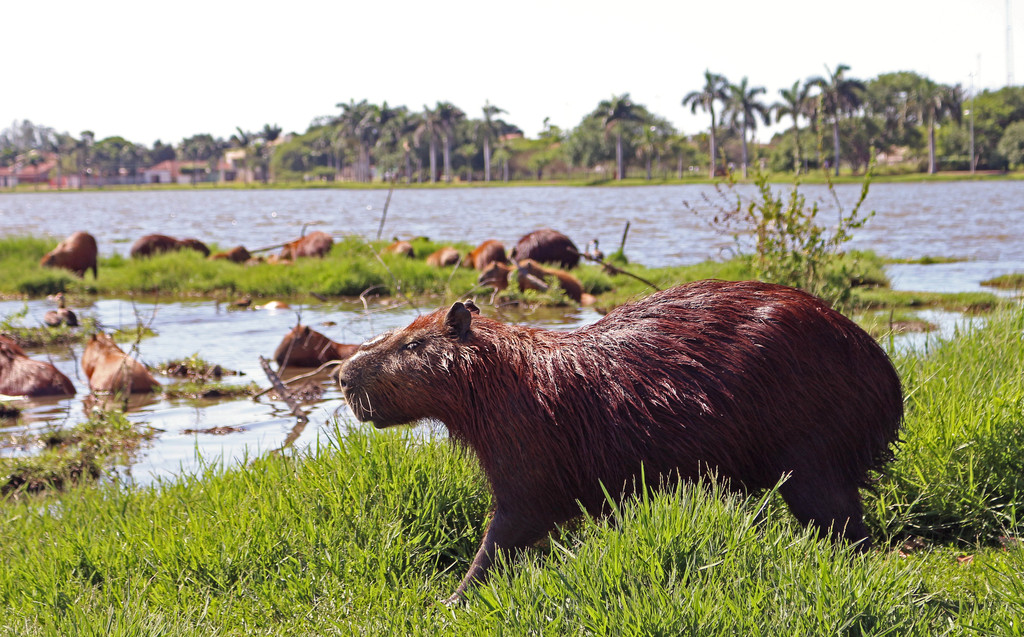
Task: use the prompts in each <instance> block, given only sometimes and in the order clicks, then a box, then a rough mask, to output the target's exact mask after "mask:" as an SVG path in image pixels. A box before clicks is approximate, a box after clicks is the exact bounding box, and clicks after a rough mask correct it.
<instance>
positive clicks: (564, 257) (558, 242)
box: [509, 228, 580, 269]
mask: <svg viewBox="0 0 1024 637" xmlns="http://www.w3.org/2000/svg"><path fill="white" fill-rule="evenodd" d="M509 256H510V257H511V258H512V260H513V261H520V260H522V259H533V260H534V261H538V262H540V263H557V264H559V265H561V266H562V267H563V268H568V269H572V268H575V267H576V265H577V264H578V263H579V262H580V251H579V249H577V248H576V244H575V243H573V242H572V240H571V239H569V237H567V236H565V235H564V234H562V233H561V232H558V231H557V230H552V229H551V228H541V229H540V230H534V231H533V232H531V233H529V234H527V235H525V236H524V237H523V238H522V239H520V240H519V242H518V243H517V244H516V247H514V248H512V254H511V255H509Z"/></svg>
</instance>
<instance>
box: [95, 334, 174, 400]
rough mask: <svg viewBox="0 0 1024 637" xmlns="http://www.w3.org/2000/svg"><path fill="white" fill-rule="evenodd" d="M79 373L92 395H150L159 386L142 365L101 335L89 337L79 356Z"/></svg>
mask: <svg viewBox="0 0 1024 637" xmlns="http://www.w3.org/2000/svg"><path fill="white" fill-rule="evenodd" d="M82 371H84V372H85V377H86V378H88V379H89V388H90V389H92V390H93V391H94V392H112V393H115V394H117V393H121V394H123V393H126V390H127V393H132V394H141V393H146V392H151V391H153V390H154V389H155V388H157V387H159V386H160V383H158V382H157V380H156V379H155V378H153V375H152V374H150V373H149V370H148V369H146V368H145V366H143V364H142V363H140V362H139V361H137V360H135V359H134V358H132V357H131V356H129V355H128V354H125V353H124V352H123V351H122V350H121V348H120V347H118V346H117V344H116V343H115V342H114V339H112V338H110V336H108V335H107V334H104V333H103V332H97V333H96V334H93V335H92V337H91V338H90V339H89V343H88V344H87V345H86V346H85V351H84V352H82Z"/></svg>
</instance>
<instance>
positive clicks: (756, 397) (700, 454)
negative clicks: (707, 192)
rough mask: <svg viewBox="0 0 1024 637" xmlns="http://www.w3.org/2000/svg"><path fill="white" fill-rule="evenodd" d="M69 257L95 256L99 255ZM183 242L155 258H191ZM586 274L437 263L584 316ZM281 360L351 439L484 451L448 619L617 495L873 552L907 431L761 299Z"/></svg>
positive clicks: (451, 332) (821, 347)
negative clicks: (877, 507)
mask: <svg viewBox="0 0 1024 637" xmlns="http://www.w3.org/2000/svg"><path fill="white" fill-rule="evenodd" d="M76 234H84V233H76ZM315 234H316V233H313V234H311V235H310V236H309V237H304V239H310V238H311V237H314V235H315ZM85 236H88V235H85ZM74 237H75V236H74V235H73V237H71V238H69V239H68V240H66V241H65V242H62V244H61V246H65V244H69V246H70V245H71V244H72V243H75V242H72V241H71V240H72V239H73V238H74ZM90 239H91V237H90ZM328 239H329V237H328ZM76 241H77V244H78V245H86V246H89V245H91V247H92V250H93V252H95V242H94V241H92V242H91V243H90V242H89V241H87V240H84V239H83V238H82V237H78V239H76ZM188 241H189V240H184V241H183V242H181V243H179V244H166V245H168V246H172V245H177V246H178V247H177V248H162V249H180V248H191V249H195V248H194V246H192V245H190V244H188V243H187V242H188ZM310 243H311V244H312V245H303V244H302V240H300V241H299V242H298V243H297V244H296V245H294V246H291V244H289V245H290V246H291V247H289V248H287V250H288V255H289V256H288V257H287V258H295V257H297V256H301V255H303V254H305V255H308V254H314V253H316V251H317V250H319V249H322V248H323V244H322V243H317V240H316V239H313V240H311V241H310ZM69 246H65V248H66V249H67V248H68V247H69ZM326 249H327V250H329V249H330V248H329V245H328V247H327V248H326ZM58 250H60V247H58ZM387 250H388V251H389V252H392V253H395V254H410V252H411V251H412V245H411V244H409V243H408V242H397V241H396V242H395V243H394V244H392V245H391V246H389V247H388V248H387ZM55 252H57V251H55ZM52 254H53V253H51V255H52ZM321 254H322V253H321ZM51 255H47V257H45V258H44V264H47V265H57V266H60V267H68V268H69V269H72V270H73V271H76V272H78V273H79V274H81V273H83V272H84V271H85V270H87V269H90V268H91V269H92V270H93V272H94V274H95V267H96V266H95V256H93V258H92V260H91V261H89V260H88V259H82V260H75V259H71V258H64V257H59V256H51ZM579 258H580V252H579V251H578V250H577V248H576V246H575V245H574V244H573V243H572V242H571V241H570V240H569V239H568V238H567V237H565V235H562V234H561V233H558V232H556V231H554V230H549V229H545V230H541V231H537V232H534V233H530V234H529V235H527V236H525V237H523V239H522V240H520V241H519V243H517V244H516V246H515V247H514V248H513V249H512V250H511V252H506V249H505V247H504V246H503V245H502V244H501V242H499V241H497V240H493V239H492V240H488V241H485V242H483V243H482V244H480V246H478V247H477V248H476V249H475V250H473V251H472V252H470V253H469V254H466V255H459V253H458V252H457V251H455V250H454V249H453V248H444V249H442V250H441V251H438V252H437V253H435V254H434V255H430V257H429V259H430V260H431V263H435V264H437V265H439V266H440V265H443V264H448V265H455V263H456V262H458V263H459V264H460V265H461V266H463V267H472V268H474V269H476V270H478V271H480V273H481V274H480V281H481V283H486V284H487V285H491V286H494V287H500V286H506V285H508V281H509V279H510V277H512V276H513V275H514V276H516V277H517V281H518V283H519V285H520V287H521V288H524V289H544V287H543V286H547V285H549V283H548V282H551V281H554V282H557V284H558V285H559V286H561V287H562V288H563V289H565V291H566V294H568V295H569V296H570V297H572V298H573V299H574V300H576V301H578V302H581V303H585V302H587V298H586V295H585V293H584V292H583V290H582V286H580V285H579V281H578V280H576V279H575V277H573V276H572V275H571V274H569V273H568V272H567V270H569V269H571V268H573V267H575V266H576V265H577V263H578V262H579ZM47 260H49V261H48V262H47ZM543 263H548V264H552V265H550V266H548V265H542V264H543ZM554 266H558V267H554ZM89 348H93V353H90V352H89ZM89 348H87V351H86V355H84V356H83V360H82V364H83V368H84V369H86V373H87V375H89V376H90V384H92V379H93V378H97V375H98V374H99V371H98V370H99V369H100V363H99V361H104V362H112V364H113V367H114V368H116V369H119V370H120V371H119V374H114V375H113V376H114V378H113V379H111V380H110V381H109V383H110V384H112V385H119V386H125V385H127V384H128V381H129V379H130V384H131V387H132V388H133V389H134V387H135V386H136V383H138V385H140V386H144V385H145V384H146V383H147V382H150V381H151V380H152V377H148V376H146V372H145V370H144V368H142V369H139V368H136V367H135V365H133V364H132V362H130V361H131V359H130V358H128V357H126V356H124V354H123V352H120V350H116V345H114V344H113V343H112V342H109V339H108V338H104V337H103V336H101V335H97V336H96V337H94V339H93V341H92V342H90V344H89ZM115 350H116V351H115ZM275 358H276V359H277V362H278V364H279V365H280V366H286V365H299V366H308V367H312V366H316V365H321V364H323V363H325V362H329V361H344V362H343V363H342V365H341V369H340V371H339V373H338V375H337V378H338V384H339V386H340V388H341V390H342V392H343V394H344V396H345V399H346V401H347V402H348V404H349V406H350V408H351V410H352V413H353V414H354V415H355V417H356V418H357V419H358V420H360V421H372V422H373V424H374V426H376V427H379V428H383V427H390V426H393V425H400V424H405V423H412V422H416V421H419V420H423V419H429V420H433V421H439V422H441V423H444V425H445V426H446V427H447V429H448V432H449V435H450V438H451V439H452V440H453V441H455V442H456V443H458V444H461V445H464V446H466V447H468V448H470V449H472V450H473V452H474V453H475V455H476V456H477V458H478V460H479V462H480V464H481V466H482V468H483V471H484V474H485V475H486V478H487V481H488V483H489V487H490V490H491V493H492V496H493V511H492V514H491V519H490V522H489V524H488V527H487V530H486V532H485V534H484V538H483V541H482V543H481V545H480V548H479V551H478V552H477V554H476V557H475V559H474V560H473V561H472V564H471V565H470V566H469V569H468V572H467V573H466V575H465V577H464V578H463V580H462V582H461V583H460V584H459V586H458V588H457V589H456V591H455V592H454V594H453V595H452V597H451V598H450V599H449V600H448V601H449V602H456V601H457V600H458V599H460V598H461V597H462V596H463V595H464V593H465V591H466V589H467V588H468V587H470V586H473V585H475V584H478V583H479V582H481V581H483V580H484V579H485V578H486V576H487V573H488V570H489V569H490V567H491V565H492V564H493V563H494V561H495V559H496V557H497V553H498V552H500V551H508V552H514V551H518V550H521V549H524V548H526V547H528V546H530V545H532V544H533V543H535V542H537V541H538V540H540V539H542V538H543V537H545V536H546V535H547V534H548V533H549V532H550V531H552V530H553V529H554V528H555V527H556V526H557V525H560V524H562V523H564V522H567V521H569V520H571V519H572V518H574V517H576V516H578V515H579V514H580V513H581V510H583V511H586V512H587V513H590V514H592V515H601V514H604V513H606V512H607V511H608V509H609V506H610V505H609V503H608V500H607V497H606V494H611V495H612V496H616V497H618V498H622V497H627V496H629V495H631V494H633V493H635V492H636V491H637V490H639V489H640V488H641V485H649V486H658V485H662V484H664V483H666V482H672V481H675V480H678V479H684V480H694V479H697V478H699V477H701V476H705V475H713V476H715V477H716V479H718V480H721V481H723V482H724V483H725V484H727V485H728V486H729V487H731V488H733V489H736V490H739V491H743V492H747V491H754V490H761V489H766V488H771V487H774V486H775V485H777V484H780V482H781V486H779V493H780V494H781V495H782V497H783V498H784V500H785V501H786V503H787V505H788V506H789V508H790V510H791V511H792V513H793V515H794V516H795V517H796V518H797V519H798V520H799V521H800V522H801V523H803V524H805V525H809V526H811V527H812V528H814V529H816V530H817V532H818V533H819V534H820V535H822V536H824V537H833V538H837V539H842V540H846V541H849V542H851V543H854V544H855V545H856V546H857V548H858V549H860V550H864V549H866V548H867V547H868V546H869V543H870V539H869V537H868V531H867V528H866V526H865V524H864V521H863V512H862V506H861V500H860V492H859V489H860V487H862V486H864V485H865V484H866V483H867V482H868V479H869V474H870V472H871V471H873V470H876V469H878V468H880V467H881V466H882V465H883V464H884V463H885V462H886V461H888V460H890V459H891V458H892V447H893V445H894V444H895V443H896V442H897V439H898V433H899V429H900V426H901V422H902V418H903V396H902V388H901V384H900V379H899V376H898V375H897V373H896V371H895V369H894V367H893V365H892V364H891V362H890V360H889V358H888V356H887V355H886V353H885V351H884V350H883V349H882V348H881V347H880V346H879V345H878V343H877V342H876V341H875V340H874V339H873V338H872V337H871V336H869V335H868V334H867V333H866V332H865V331H864V330H862V329H861V328H859V327H858V326H857V325H856V324H855V323H853V322H852V321H851V320H849V319H848V318H846V317H845V316H843V315H842V314H840V313H839V312H837V311H835V310H833V309H832V308H830V307H829V306H828V305H827V304H826V303H825V302H823V301H821V300H820V299H818V298H816V297H814V296H811V295H809V294H807V293H805V292H802V291H800V290H796V289H793V288H789V287H784V286H779V285H773V284H767V283H760V282H753V281H744V282H726V281H698V282H695V283H691V284H687V285H683V286H678V287H675V288H671V289H669V290H665V291H661V292H656V293H654V294H651V295H650V296H648V297H646V298H644V299H642V300H640V301H637V302H634V303H630V304H626V305H623V306H620V307H618V308H616V309H614V310H612V311H611V312H609V313H608V314H607V315H606V316H604V317H602V318H601V319H600V320H598V321H597V322H596V323H593V324H591V325H588V326H586V327H582V328H579V329H576V330H572V331H552V330H544V329H537V328H533V327H527V326H522V325H512V324H507V323H503V322H500V321H498V320H494V319H490V318H487V317H484V316H482V315H481V314H480V310H479V308H477V306H476V305H475V304H474V303H473V302H472V301H467V302H464V303H462V302H460V303H455V304H453V305H452V306H450V307H448V308H441V309H438V310H436V311H434V312H432V313H430V314H425V315H422V316H420V317H418V318H417V319H415V320H414V321H413V322H412V323H411V324H410V325H408V326H407V327H405V328H404V329H396V330H392V331H389V332H385V333H384V334H381V335H378V336H376V337H375V338H373V339H371V340H369V341H367V342H365V343H363V344H362V345H359V346H356V345H345V344H340V343H336V342H334V341H331V340H330V339H328V338H327V337H325V336H323V335H322V334H319V333H318V332H316V331H314V330H311V329H310V328H309V327H306V326H301V325H300V326H297V327H296V328H294V329H293V330H292V331H291V332H290V333H289V334H288V335H287V336H286V337H285V339H284V340H283V341H282V343H281V345H280V346H279V347H278V349H277V351H276V352H275ZM0 361H8V362H7V363H5V365H6V366H7V367H6V368H8V369H14V370H16V371H14V372H7V373H6V376H7V377H13V378H18V377H22V376H24V375H26V374H27V373H28V372H27V371H25V370H28V369H29V368H31V367H36V368H39V367H38V366H40V365H45V364H43V363H38V362H36V361H29V360H27V359H26V358H25V357H24V353H23V352H21V351H20V350H19V349H18V348H17V346H16V345H14V344H13V343H8V342H6V341H4V340H0ZM10 361H14V363H13V366H12V363H11V362H10ZM87 366H88V367H87ZM140 367H141V366H140ZM40 369H41V368H40ZM107 369H108V370H109V369H111V368H110V367H107ZM12 373H13V374H14V376H11V374H12ZM108 375H109V371H108V372H104V376H103V378H104V379H107V378H108ZM40 378H42V379H46V381H45V382H42V381H41V383H40V388H39V391H43V392H49V393H60V392H61V391H65V392H66V391H67V390H68V388H69V383H67V379H66V378H63V377H62V375H60V373H59V372H57V371H56V370H51V369H49V368H47V369H46V370H45V372H42V371H41V372H40ZM97 382H99V381H97ZM104 382H107V381H106V380H105V381H104ZM4 388H5V385H3V384H2V383H0V393H8V392H5V391H4Z"/></svg>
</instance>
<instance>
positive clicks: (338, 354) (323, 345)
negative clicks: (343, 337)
mask: <svg viewBox="0 0 1024 637" xmlns="http://www.w3.org/2000/svg"><path fill="white" fill-rule="evenodd" d="M357 349H359V346H358V345H346V344H344V343H337V342H335V341H332V340H331V339H329V338H327V337H326V336H324V335H323V334H321V333H320V332H317V331H316V330H313V329H310V327H309V326H308V325H296V326H295V327H293V328H292V330H291V331H290V332H288V333H287V334H286V335H285V337H284V338H283V339H282V340H281V344H280V345H278V346H277V349H276V350H274V360H276V361H277V366H278V367H287V366H289V365H291V366H294V367H319V366H321V365H323V364H324V363H327V362H330V361H338V360H345V359H346V358H348V357H349V356H351V355H352V354H354V353H355V351H356V350H357Z"/></svg>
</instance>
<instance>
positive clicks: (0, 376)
mask: <svg viewBox="0 0 1024 637" xmlns="http://www.w3.org/2000/svg"><path fill="white" fill-rule="evenodd" d="M0 394H3V395H5V396H28V397H30V398H35V397H38V396H74V395H75V386H74V384H72V382H71V381H70V380H69V379H68V377H67V376H65V375H64V374H62V373H61V372H60V370H59V369H57V368H56V367H54V366H53V365H51V364H50V363H46V362H44V361H37V360H34V359H31V358H29V357H28V356H27V355H26V354H25V352H24V350H22V349H21V348H20V347H18V346H17V345H16V344H15V343H14V341H12V340H10V339H7V338H5V337H3V336H0Z"/></svg>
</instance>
